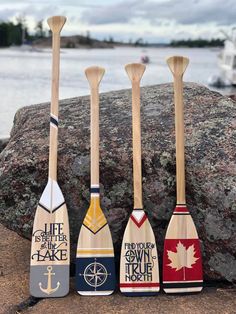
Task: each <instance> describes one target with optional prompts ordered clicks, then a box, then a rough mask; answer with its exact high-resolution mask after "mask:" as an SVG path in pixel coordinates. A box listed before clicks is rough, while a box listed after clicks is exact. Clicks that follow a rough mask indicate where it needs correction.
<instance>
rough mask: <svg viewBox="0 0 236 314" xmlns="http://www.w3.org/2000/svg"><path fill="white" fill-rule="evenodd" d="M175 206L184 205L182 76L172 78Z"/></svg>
mask: <svg viewBox="0 0 236 314" xmlns="http://www.w3.org/2000/svg"><path fill="white" fill-rule="evenodd" d="M174 100H175V137H176V186H177V204H186V197H185V159H184V106H183V75H178V76H174Z"/></svg>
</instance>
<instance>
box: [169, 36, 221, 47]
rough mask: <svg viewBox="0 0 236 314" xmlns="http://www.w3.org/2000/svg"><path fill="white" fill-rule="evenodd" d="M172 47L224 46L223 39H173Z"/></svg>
mask: <svg viewBox="0 0 236 314" xmlns="http://www.w3.org/2000/svg"><path fill="white" fill-rule="evenodd" d="M170 46H171V47H189V48H205V47H223V46H224V40H223V39H219V38H217V39H210V40H207V39H201V38H199V39H187V40H173V41H171V43H170Z"/></svg>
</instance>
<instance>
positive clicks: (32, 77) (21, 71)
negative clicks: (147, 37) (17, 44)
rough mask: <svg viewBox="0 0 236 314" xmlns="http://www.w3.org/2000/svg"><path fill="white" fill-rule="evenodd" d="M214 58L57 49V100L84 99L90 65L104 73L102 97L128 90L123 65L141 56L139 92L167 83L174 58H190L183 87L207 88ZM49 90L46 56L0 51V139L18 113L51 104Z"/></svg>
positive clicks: (157, 51) (162, 51)
mask: <svg viewBox="0 0 236 314" xmlns="http://www.w3.org/2000/svg"><path fill="white" fill-rule="evenodd" d="M218 53H219V50H211V49H187V48H186V49H183V48H181V49H180V48H148V49H145V51H144V49H142V48H115V49H91V50H87V49H81V50H77V49H62V51H61V74H60V99H63V98H69V97H75V96H79V95H87V94H88V93H89V88H88V82H87V80H86V78H85V75H84V69H85V68H86V67H88V66H91V65H100V66H103V67H104V68H105V69H106V73H105V76H104V78H103V80H102V83H101V85H100V89H101V91H102V92H105V91H111V90H118V89H122V88H130V81H129V79H128V77H127V75H126V73H125V71H124V65H125V64H127V63H130V62H139V61H140V57H141V55H143V54H145V55H148V56H149V58H150V61H151V63H150V64H149V65H148V66H147V69H146V72H145V74H144V76H143V79H142V85H143V86H145V85H152V84H160V83H165V82H170V81H172V76H171V74H170V71H169V69H168V68H167V65H166V63H165V59H166V58H167V57H168V56H171V55H176V54H177V55H184V56H186V57H189V58H190V62H191V63H190V65H189V67H188V69H187V71H186V74H185V77H184V79H185V81H192V82H197V83H201V84H204V85H207V79H208V78H209V76H211V75H213V74H217V73H218V67H217V55H218ZM50 85H51V51H50V50H48V49H45V50H43V51H42V52H30V51H21V50H20V49H18V50H17V49H16V50H14V49H0V138H3V137H6V136H8V135H9V132H10V130H11V127H12V122H13V118H14V114H15V112H16V110H17V109H19V108H20V107H22V106H28V105H30V104H37V103H41V102H46V101H49V100H50V90H51V88H50ZM221 92H223V93H231V91H230V90H222V91H221Z"/></svg>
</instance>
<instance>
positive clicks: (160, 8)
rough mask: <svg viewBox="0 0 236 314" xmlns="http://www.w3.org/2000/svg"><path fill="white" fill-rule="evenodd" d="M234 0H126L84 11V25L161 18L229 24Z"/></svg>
mask: <svg viewBox="0 0 236 314" xmlns="http://www.w3.org/2000/svg"><path fill="white" fill-rule="evenodd" d="M235 16H236V1H235V0H225V1H222V0H205V1H204V0H181V1H179V0H159V1H158V0H157V1H154V0H143V1H137V0H126V1H119V2H118V3H115V4H112V5H107V6H104V7H99V8H97V9H96V10H95V9H92V8H89V9H87V10H86V11H85V12H84V16H83V21H85V22H87V23H88V24H93V25H99V24H114V23H119V24H122V23H132V21H133V20H135V19H143V20H146V21H149V23H151V24H153V25H158V24H160V23H163V22H165V21H174V22H176V23H178V24H184V25H192V24H207V23H212V22H213V23H215V24H216V25H230V24H233V23H235Z"/></svg>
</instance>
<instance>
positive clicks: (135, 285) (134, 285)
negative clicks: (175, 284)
mask: <svg viewBox="0 0 236 314" xmlns="http://www.w3.org/2000/svg"><path fill="white" fill-rule="evenodd" d="M152 287H160V284H159V283H152V282H150V283H121V284H120V288H152Z"/></svg>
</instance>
